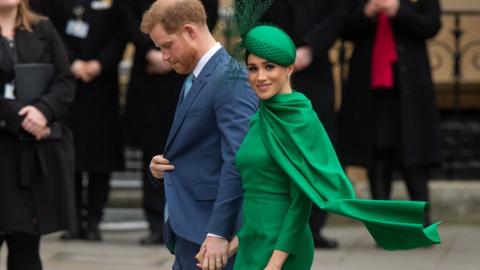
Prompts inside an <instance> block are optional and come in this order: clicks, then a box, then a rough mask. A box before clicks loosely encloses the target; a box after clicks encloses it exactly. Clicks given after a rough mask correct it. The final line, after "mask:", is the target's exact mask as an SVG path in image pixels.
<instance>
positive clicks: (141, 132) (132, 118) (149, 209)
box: [121, 0, 218, 244]
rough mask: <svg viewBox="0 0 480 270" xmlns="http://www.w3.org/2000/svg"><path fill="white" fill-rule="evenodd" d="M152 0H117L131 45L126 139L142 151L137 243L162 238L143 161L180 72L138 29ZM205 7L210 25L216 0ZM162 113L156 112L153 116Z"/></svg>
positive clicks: (159, 195) (157, 149) (170, 107)
mask: <svg viewBox="0 0 480 270" xmlns="http://www.w3.org/2000/svg"><path fill="white" fill-rule="evenodd" d="M153 2H154V0H122V1H121V7H122V10H123V14H124V15H123V16H124V17H125V19H124V21H125V22H126V27H125V29H126V30H127V32H128V35H129V39H130V41H132V43H133V44H134V45H135V56H134V59H133V66H132V70H131V73H130V83H129V87H128V94H127V104H126V110H125V111H126V113H125V114H126V115H125V125H126V128H125V130H126V138H127V144H129V145H130V146H133V147H138V148H140V149H141V150H142V151H143V170H142V171H143V209H144V211H145V216H146V219H147V222H148V224H149V229H150V235H148V236H147V237H146V238H143V239H141V240H140V243H141V244H159V243H162V242H163V240H162V230H163V229H162V228H163V222H164V221H163V210H164V207H165V206H164V203H165V199H164V197H165V195H164V190H163V187H161V188H158V189H157V188H155V187H153V186H152V185H151V183H150V181H149V168H148V165H149V164H150V161H151V159H152V157H153V156H155V155H157V154H158V153H163V148H164V146H165V143H166V140H167V137H168V133H169V131H170V127H171V125H172V121H173V115H174V113H175V107H176V104H177V101H178V95H179V89H181V88H182V84H183V81H184V79H185V77H184V76H182V75H179V74H177V73H176V72H173V71H172V69H171V68H170V66H169V65H168V64H166V63H165V62H164V61H163V59H162V54H161V52H160V51H159V50H158V49H157V48H156V47H155V45H154V44H153V42H152V41H151V39H150V38H149V37H148V35H145V34H144V33H142V32H141V31H140V22H141V21H142V17H143V13H144V12H145V11H146V10H148V8H149V7H150V6H151V5H152V4H153ZM202 2H203V4H204V6H205V10H206V11H207V17H208V19H207V20H208V21H207V23H208V26H209V28H210V29H212V28H213V27H214V26H215V24H216V21H217V18H218V12H217V10H218V1H217V0H204V1H202ZM159 116H162V117H159Z"/></svg>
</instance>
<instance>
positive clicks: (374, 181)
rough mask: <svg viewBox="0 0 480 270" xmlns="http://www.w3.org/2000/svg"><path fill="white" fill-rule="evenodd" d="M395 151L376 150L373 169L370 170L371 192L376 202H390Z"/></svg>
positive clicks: (387, 149)
mask: <svg viewBox="0 0 480 270" xmlns="http://www.w3.org/2000/svg"><path fill="white" fill-rule="evenodd" d="M392 173H393V150H392V149H390V148H381V149H376V150H375V152H374V160H373V165H372V167H371V168H370V169H369V170H368V179H369V182H370V192H371V193H372V198H373V199H375V200H389V199H390V192H391V189H392V177H393V176H392Z"/></svg>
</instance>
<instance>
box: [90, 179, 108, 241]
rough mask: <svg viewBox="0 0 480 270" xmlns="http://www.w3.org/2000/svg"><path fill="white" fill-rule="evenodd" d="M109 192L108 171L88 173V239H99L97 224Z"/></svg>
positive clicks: (101, 216)
mask: <svg viewBox="0 0 480 270" xmlns="http://www.w3.org/2000/svg"><path fill="white" fill-rule="evenodd" d="M109 192H110V173H89V174H88V207H87V210H88V215H87V220H88V229H87V233H86V238H87V239H88V240H101V235H100V232H99V230H98V224H99V223H100V221H101V220H102V218H103V209H104V207H105V205H106V203H107V200H108V194H109Z"/></svg>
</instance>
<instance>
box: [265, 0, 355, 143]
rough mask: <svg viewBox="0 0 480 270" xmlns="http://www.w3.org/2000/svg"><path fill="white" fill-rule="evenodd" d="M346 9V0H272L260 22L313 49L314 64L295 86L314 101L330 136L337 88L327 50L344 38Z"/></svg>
mask: <svg viewBox="0 0 480 270" xmlns="http://www.w3.org/2000/svg"><path fill="white" fill-rule="evenodd" d="M347 10H348V9H347V6H346V1H345V0H301V1H298V0H273V3H272V5H271V7H270V8H269V9H268V10H267V12H266V14H265V15H264V16H263V18H262V19H261V20H260V23H269V24H274V25H276V26H279V27H280V28H282V29H283V30H284V31H285V32H287V33H288V34H289V35H290V37H291V38H292V39H293V41H294V43H295V45H296V46H297V47H300V46H304V45H308V46H310V47H311V48H312V50H313V55H314V58H313V61H312V63H311V65H310V66H309V67H307V68H306V69H305V70H302V71H299V72H295V73H294V75H293V76H292V84H293V88H294V89H295V90H298V91H300V92H302V93H304V94H305V95H306V96H307V97H308V98H309V99H310V100H311V101H312V105H313V108H314V109H315V112H316V113H317V114H318V116H319V118H320V120H321V121H322V123H323V125H324V126H325V128H326V129H327V130H328V133H329V135H330V136H333V134H332V131H333V128H334V125H333V123H334V119H335V112H334V104H335V102H334V101H335V89H334V83H333V76H332V65H331V62H330V59H329V57H328V51H329V49H330V48H331V47H332V45H333V44H334V43H335V41H336V40H337V39H338V38H339V37H340V36H341V33H342V30H343V22H344V19H345V15H346V13H347Z"/></svg>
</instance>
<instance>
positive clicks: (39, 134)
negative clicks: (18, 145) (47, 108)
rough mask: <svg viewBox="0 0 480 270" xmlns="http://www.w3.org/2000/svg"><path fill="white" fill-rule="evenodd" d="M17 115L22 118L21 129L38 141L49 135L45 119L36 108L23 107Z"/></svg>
mask: <svg viewBox="0 0 480 270" xmlns="http://www.w3.org/2000/svg"><path fill="white" fill-rule="evenodd" d="M18 115H20V116H24V117H25V118H24V119H23V122H22V128H23V129H24V130H25V131H27V132H28V133H30V134H32V135H33V136H35V137H36V138H37V140H40V139H42V138H44V137H46V136H48V135H50V129H49V128H48V127H47V118H45V115H43V113H42V112H41V111H39V110H38V109H37V108H35V107H33V106H31V105H28V106H25V107H23V108H22V109H21V110H20V111H19V112H18Z"/></svg>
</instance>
